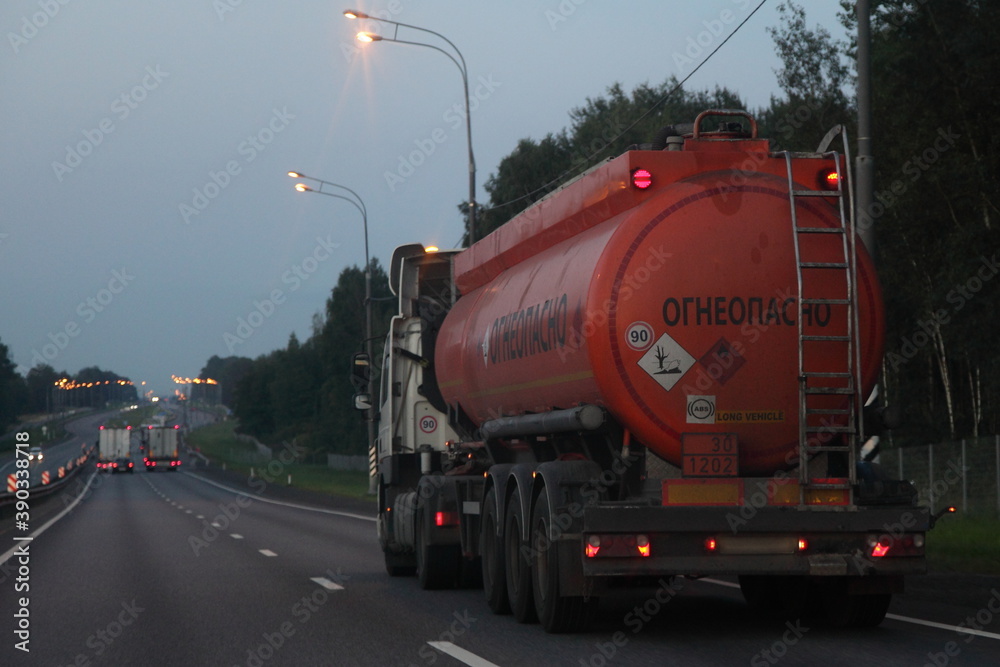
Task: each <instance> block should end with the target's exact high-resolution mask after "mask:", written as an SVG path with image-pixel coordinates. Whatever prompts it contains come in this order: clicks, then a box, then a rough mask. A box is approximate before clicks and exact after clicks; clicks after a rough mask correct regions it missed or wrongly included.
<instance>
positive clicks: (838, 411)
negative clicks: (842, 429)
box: [806, 408, 851, 415]
mask: <svg viewBox="0 0 1000 667" xmlns="http://www.w3.org/2000/svg"><path fill="white" fill-rule="evenodd" d="M806 414H807V415H849V414H851V411H850V409H848V408H806Z"/></svg>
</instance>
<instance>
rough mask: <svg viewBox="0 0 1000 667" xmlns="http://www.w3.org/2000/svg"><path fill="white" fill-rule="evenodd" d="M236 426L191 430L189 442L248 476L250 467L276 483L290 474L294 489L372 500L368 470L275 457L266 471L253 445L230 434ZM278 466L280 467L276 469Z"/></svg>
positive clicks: (229, 423)
mask: <svg viewBox="0 0 1000 667" xmlns="http://www.w3.org/2000/svg"><path fill="white" fill-rule="evenodd" d="M235 426H236V423H235V422H233V421H224V422H219V423H216V424H212V425H210V426H205V427H203V428H200V429H198V430H196V431H192V432H191V433H190V435H188V445H189V446H191V447H192V448H195V449H197V450H198V451H200V452H201V453H202V454H204V455H205V456H207V457H208V458H209V459H211V461H212V463H214V464H216V465H222V464H225V465H226V470H235V471H237V472H240V473H243V474H246V475H249V474H250V469H251V468H253V469H254V472H255V474H257V475H259V476H260V477H261V478H263V479H265V480H267V479H269V478H270V479H273V480H274V483H276V484H287V482H288V476H289V475H291V478H292V486H293V487H295V488H299V489H306V490H309V491H318V492H320V493H326V494H331V495H338V496H348V497H351V498H362V499H365V500H374V497H373V496H370V495H368V473H367V472H365V471H363V470H334V469H332V468H329V467H327V466H323V465H314V464H306V463H291V464H284V463H281V462H280V461H277V460H275V461H272V466H271V468H270V470H268V468H267V467H266V466H267V461H259V462H255V456H256V449H255V448H254V446H253V445H251V444H249V443H246V442H241V441H240V440H237V438H236V435H235V434H234V433H233V428H235ZM278 465H280V470H277V466H278Z"/></svg>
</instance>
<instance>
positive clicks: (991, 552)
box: [927, 515, 1000, 574]
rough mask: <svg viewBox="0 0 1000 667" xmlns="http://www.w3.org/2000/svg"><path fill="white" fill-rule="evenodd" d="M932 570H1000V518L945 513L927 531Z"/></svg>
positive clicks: (986, 572)
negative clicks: (945, 514) (932, 528)
mask: <svg viewBox="0 0 1000 667" xmlns="http://www.w3.org/2000/svg"><path fill="white" fill-rule="evenodd" d="M927 562H928V566H929V568H930V570H931V571H932V572H966V573H974V574H1000V520H998V519H996V518H995V517H989V516H976V515H972V516H961V517H959V516H945V517H944V518H942V519H941V520H940V521H938V523H937V525H936V526H935V527H934V530H932V531H931V532H930V533H928V535H927Z"/></svg>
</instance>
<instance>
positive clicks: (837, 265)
mask: <svg viewBox="0 0 1000 667" xmlns="http://www.w3.org/2000/svg"><path fill="white" fill-rule="evenodd" d="M799 266H800V267H801V268H803V269H846V268H848V266H849V265H848V264H847V262H799Z"/></svg>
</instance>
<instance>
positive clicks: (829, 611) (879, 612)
mask: <svg viewBox="0 0 1000 667" xmlns="http://www.w3.org/2000/svg"><path fill="white" fill-rule="evenodd" d="M822 598H823V610H824V612H825V615H826V622H827V623H828V624H829V625H831V626H833V627H836V628H874V627H875V626H877V625H879V624H880V623H881V622H882V621H883V620H885V614H886V612H887V611H889V603H890V602H892V593H874V594H871V595H848V593H847V582H846V581H837V582H830V584H828V585H827V586H825V587H824V588H823V596H822Z"/></svg>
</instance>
